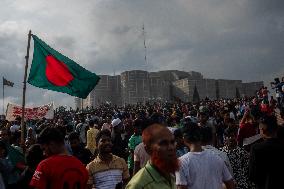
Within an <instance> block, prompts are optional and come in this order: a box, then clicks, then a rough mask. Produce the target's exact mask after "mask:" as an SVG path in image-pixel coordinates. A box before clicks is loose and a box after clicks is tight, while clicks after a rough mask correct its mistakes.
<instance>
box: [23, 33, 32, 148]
mask: <svg viewBox="0 0 284 189" xmlns="http://www.w3.org/2000/svg"><path fill="white" fill-rule="evenodd" d="M31 36H32V31H31V30H30V31H29V34H28V46H27V55H26V56H25V59H26V66H25V75H24V82H23V83H24V86H23V103H22V119H21V144H22V145H24V144H25V105H26V85H27V71H28V65H29V54H30V43H31Z"/></svg>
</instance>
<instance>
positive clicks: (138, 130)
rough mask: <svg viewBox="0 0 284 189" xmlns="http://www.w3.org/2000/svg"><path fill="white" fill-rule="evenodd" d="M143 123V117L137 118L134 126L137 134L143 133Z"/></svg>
mask: <svg viewBox="0 0 284 189" xmlns="http://www.w3.org/2000/svg"><path fill="white" fill-rule="evenodd" d="M143 123H144V122H143V120H141V119H135V120H134V123H133V127H134V134H135V135H136V136H138V135H141V134H142V128H143Z"/></svg>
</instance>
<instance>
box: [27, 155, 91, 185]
mask: <svg viewBox="0 0 284 189" xmlns="http://www.w3.org/2000/svg"><path fill="white" fill-rule="evenodd" d="M87 181H88V172H87V170H86V168H85V167H84V165H83V164H82V163H81V162H80V161H79V160H78V159H77V158H75V157H74V156H70V155H53V156H51V157H49V158H47V159H45V160H43V161H41V162H40V163H39V165H38V166H37V169H36V171H35V173H34V175H33V178H32V180H31V182H30V186H32V187H34V188H37V189H46V188H49V189H58V188H64V186H65V187H66V186H68V188H74V187H75V186H78V185H80V187H81V188H85V187H86V184H87Z"/></svg>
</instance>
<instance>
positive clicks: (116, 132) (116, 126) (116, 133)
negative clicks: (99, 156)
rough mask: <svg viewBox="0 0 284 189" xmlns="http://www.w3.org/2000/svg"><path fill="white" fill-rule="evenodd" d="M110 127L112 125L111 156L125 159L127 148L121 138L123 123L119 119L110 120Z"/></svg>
mask: <svg viewBox="0 0 284 189" xmlns="http://www.w3.org/2000/svg"><path fill="white" fill-rule="evenodd" d="M111 125H112V133H111V142H112V144H113V146H112V154H113V155H116V156H118V157H121V158H124V159H126V158H127V154H126V148H127V146H125V144H124V142H123V140H122V137H121V133H122V131H123V123H122V121H121V120H120V119H119V118H116V119H114V120H112V122H111Z"/></svg>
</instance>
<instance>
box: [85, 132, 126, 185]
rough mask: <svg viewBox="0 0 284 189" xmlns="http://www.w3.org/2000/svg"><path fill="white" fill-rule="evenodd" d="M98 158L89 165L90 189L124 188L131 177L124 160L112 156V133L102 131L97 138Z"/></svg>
mask: <svg viewBox="0 0 284 189" xmlns="http://www.w3.org/2000/svg"><path fill="white" fill-rule="evenodd" d="M96 143H97V149H98V153H99V154H98V156H97V158H96V159H94V160H93V161H92V162H91V163H89V164H88V165H87V170H88V172H89V180H88V188H89V189H91V188H92V187H93V186H94V187H95V188H96V189H102V188H109V189H111V188H116V189H118V188H122V187H123V185H125V184H126V183H127V181H128V179H129V177H130V175H129V172H128V168H127V164H126V162H125V160H124V159H122V158H120V157H118V156H115V155H112V154H111V150H112V143H111V133H110V131H109V130H106V129H105V130H102V131H100V132H99V133H98V134H97V137H96Z"/></svg>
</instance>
